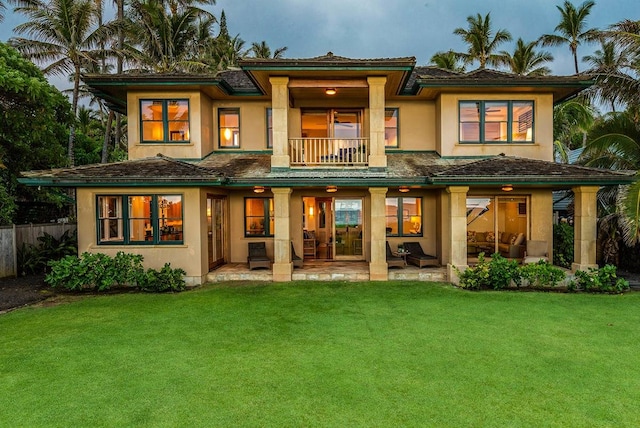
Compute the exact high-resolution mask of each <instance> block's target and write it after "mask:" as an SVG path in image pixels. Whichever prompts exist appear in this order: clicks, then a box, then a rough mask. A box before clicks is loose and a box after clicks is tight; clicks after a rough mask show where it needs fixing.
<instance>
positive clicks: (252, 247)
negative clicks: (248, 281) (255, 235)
mask: <svg viewBox="0 0 640 428" xmlns="http://www.w3.org/2000/svg"><path fill="white" fill-rule="evenodd" d="M247 262H248V263H249V270H252V269H257V268H267V269H270V268H271V260H269V257H267V247H266V245H265V243H264V242H249V256H248V257H247Z"/></svg>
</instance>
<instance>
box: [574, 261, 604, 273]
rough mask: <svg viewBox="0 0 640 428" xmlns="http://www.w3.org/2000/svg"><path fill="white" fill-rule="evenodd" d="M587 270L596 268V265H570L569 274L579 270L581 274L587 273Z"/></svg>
mask: <svg viewBox="0 0 640 428" xmlns="http://www.w3.org/2000/svg"><path fill="white" fill-rule="evenodd" d="M589 268H595V269H597V268H598V265H597V264H595V265H592V264H581V263H571V272H575V271H577V270H581V271H583V272H587V271H588V270H589Z"/></svg>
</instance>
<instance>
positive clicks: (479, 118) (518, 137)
mask: <svg viewBox="0 0 640 428" xmlns="http://www.w3.org/2000/svg"><path fill="white" fill-rule="evenodd" d="M459 108H460V142H463V143H513V142H520V141H521V142H533V123H534V121H533V101H460V104H459Z"/></svg>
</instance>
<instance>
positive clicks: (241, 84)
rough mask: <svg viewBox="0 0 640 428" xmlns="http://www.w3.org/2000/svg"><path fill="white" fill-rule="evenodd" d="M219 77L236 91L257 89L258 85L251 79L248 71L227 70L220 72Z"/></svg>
mask: <svg viewBox="0 0 640 428" xmlns="http://www.w3.org/2000/svg"><path fill="white" fill-rule="evenodd" d="M218 77H219V78H220V79H222V80H224V81H225V82H227V84H228V85H229V86H230V87H232V88H233V89H234V90H235V91H257V90H258V88H256V85H254V83H253V82H252V81H251V79H249V76H247V73H245V72H244V71H242V70H225V71H221V72H220V73H218Z"/></svg>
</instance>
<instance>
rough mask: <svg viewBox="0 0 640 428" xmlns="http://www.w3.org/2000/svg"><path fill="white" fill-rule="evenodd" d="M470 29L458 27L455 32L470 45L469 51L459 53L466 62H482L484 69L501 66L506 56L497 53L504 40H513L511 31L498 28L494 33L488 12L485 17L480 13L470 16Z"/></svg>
mask: <svg viewBox="0 0 640 428" xmlns="http://www.w3.org/2000/svg"><path fill="white" fill-rule="evenodd" d="M467 23H468V24H469V28H468V29H464V28H456V29H455V30H453V34H456V35H458V36H460V37H462V39H463V40H464V41H465V43H467V45H468V50H467V52H458V53H457V55H458V56H459V57H460V58H461V59H462V60H463V61H464V63H465V64H471V63H473V62H474V61H478V62H479V63H480V68H481V69H484V68H486V66H487V65H489V66H500V65H502V64H504V62H505V58H504V56H503V55H501V54H497V53H495V52H496V51H497V49H498V46H500V45H501V44H502V43H504V42H509V41H511V33H509V32H508V31H507V30H498V31H496V32H495V35H494V33H493V30H492V29H491V16H490V13H487V14H486V16H485V17H484V18H483V17H482V15H480V14H479V13H478V14H477V15H476V16H468V17H467Z"/></svg>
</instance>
